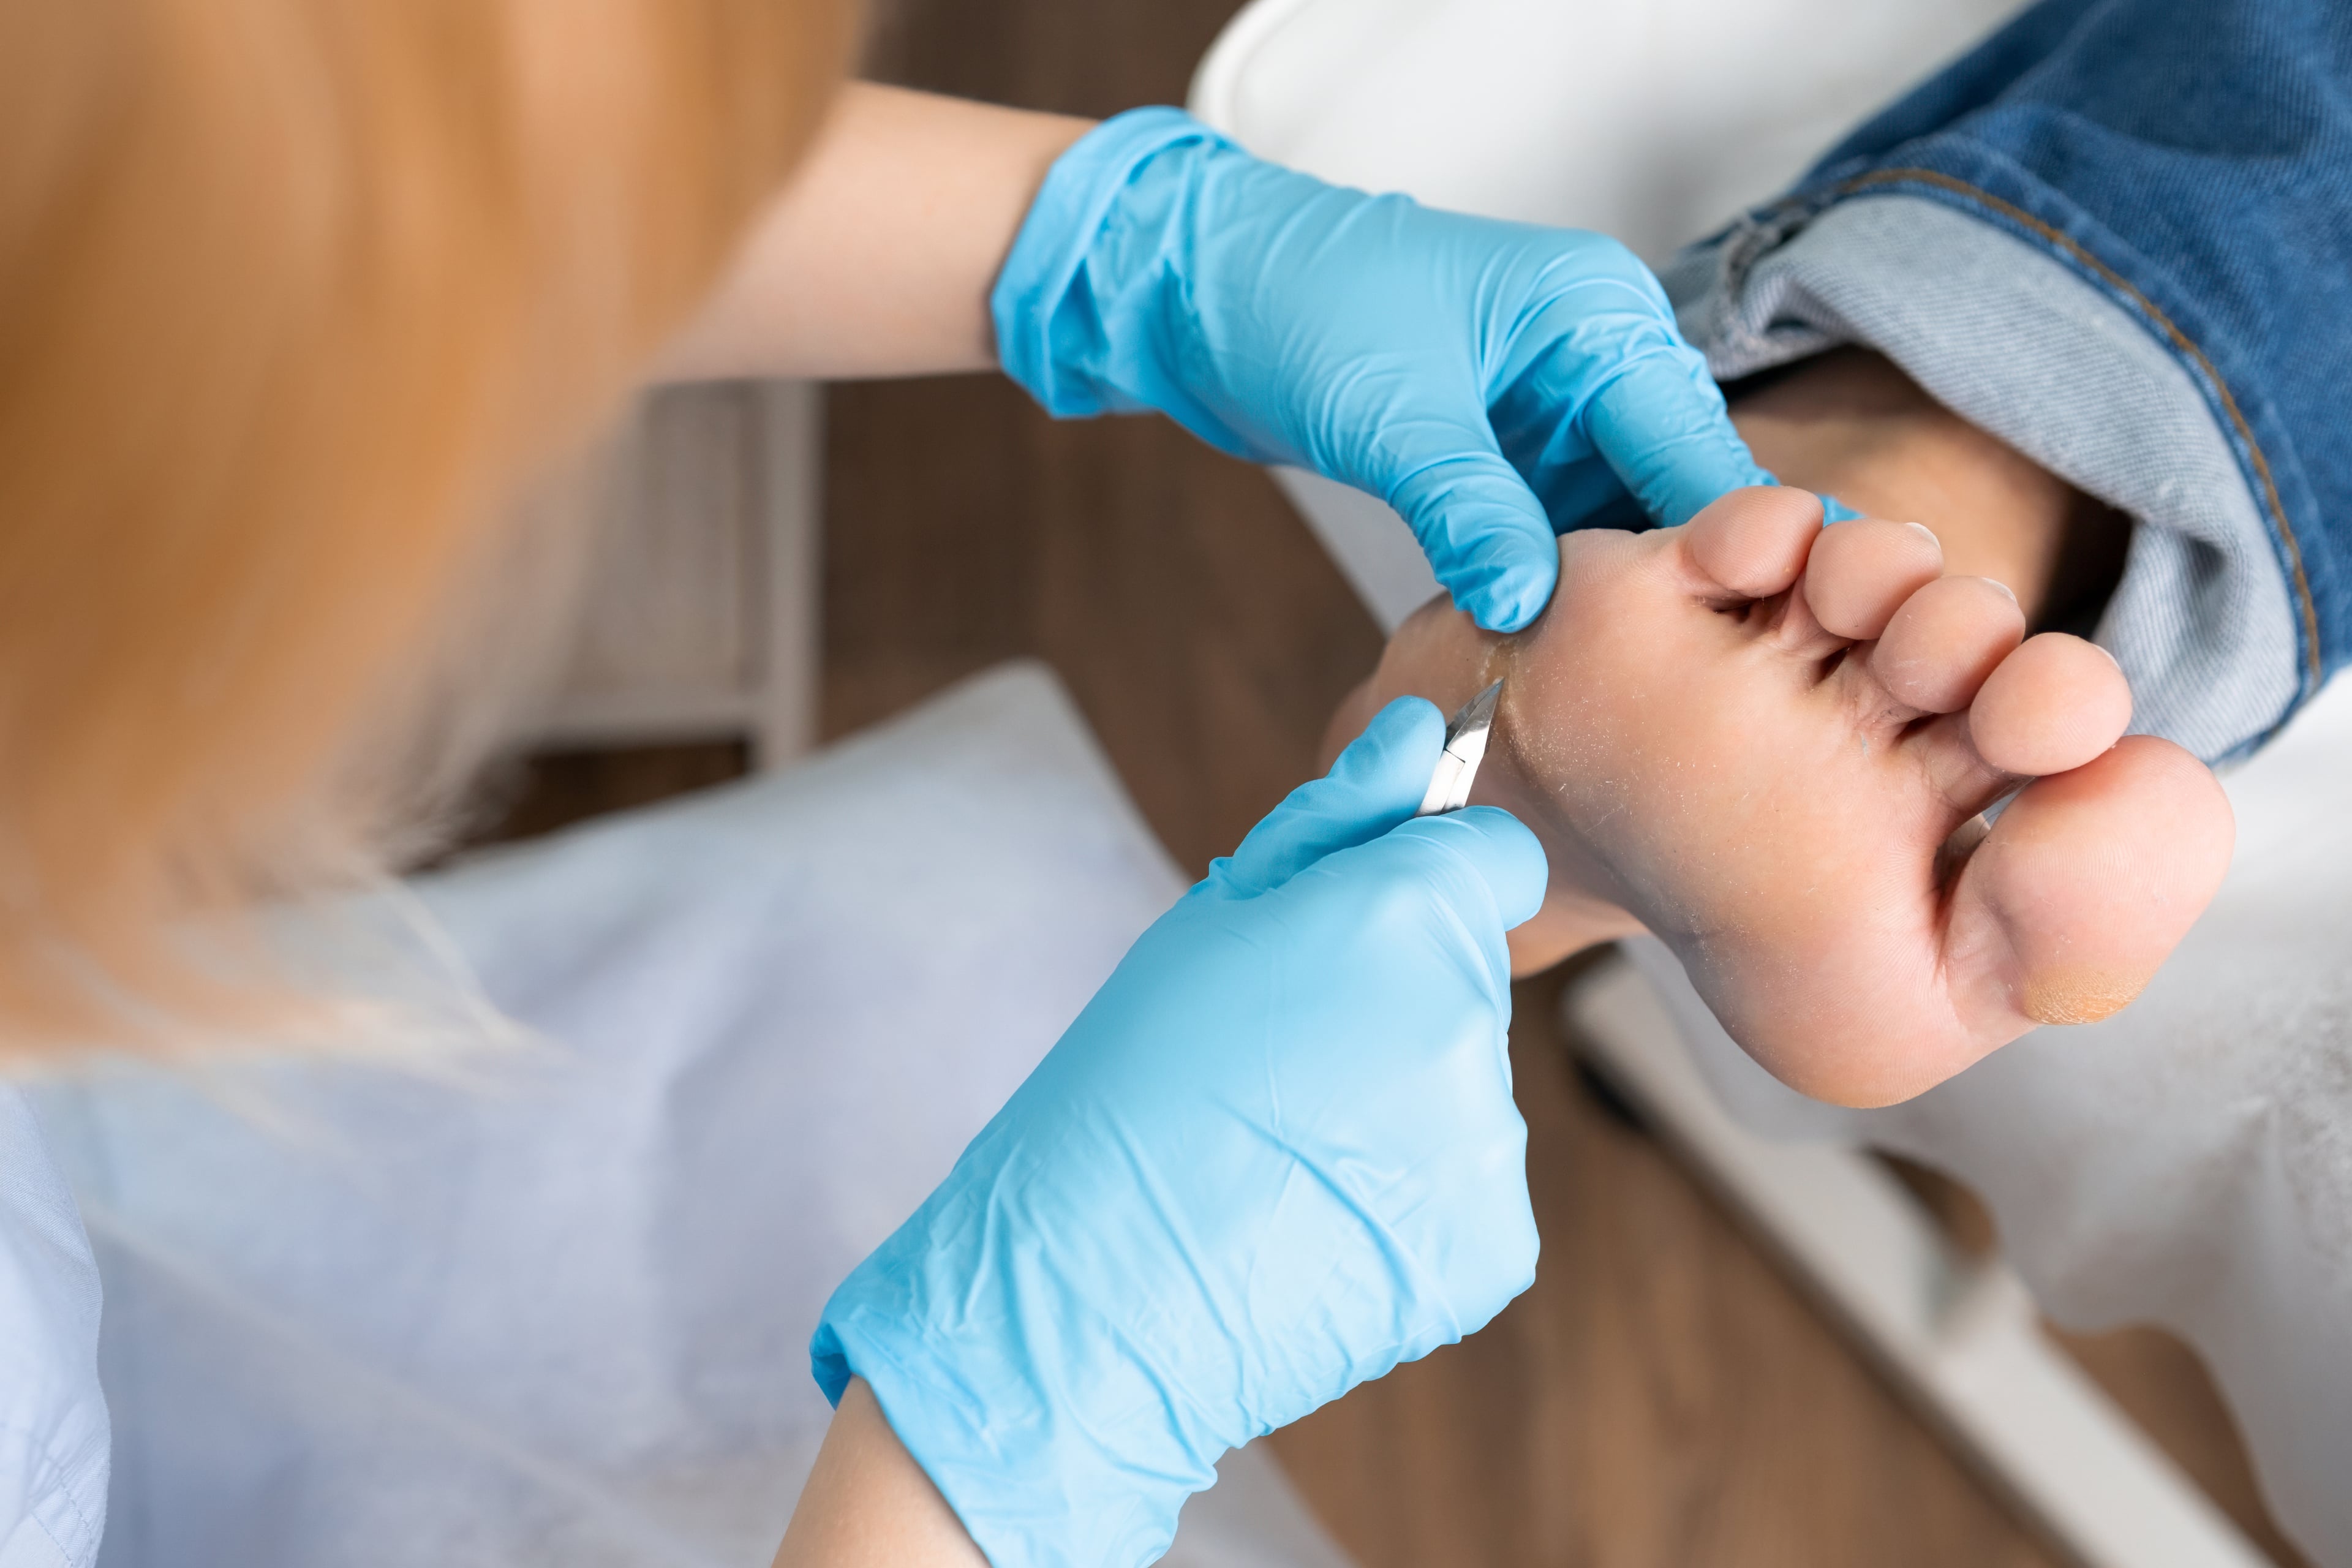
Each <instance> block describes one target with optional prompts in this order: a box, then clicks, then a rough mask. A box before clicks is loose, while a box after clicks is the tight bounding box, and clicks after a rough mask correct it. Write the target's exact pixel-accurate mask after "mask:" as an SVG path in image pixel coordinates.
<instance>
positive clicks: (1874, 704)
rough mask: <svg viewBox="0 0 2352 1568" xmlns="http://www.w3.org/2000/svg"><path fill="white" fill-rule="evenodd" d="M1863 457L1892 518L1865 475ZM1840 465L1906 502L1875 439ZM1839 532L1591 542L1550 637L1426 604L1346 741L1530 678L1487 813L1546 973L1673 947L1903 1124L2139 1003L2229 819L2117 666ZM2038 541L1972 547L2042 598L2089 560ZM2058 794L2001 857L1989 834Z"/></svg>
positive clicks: (2010, 827)
mask: <svg viewBox="0 0 2352 1568" xmlns="http://www.w3.org/2000/svg"><path fill="white" fill-rule="evenodd" d="M1767 434H1769V433H1767ZM1816 434H1817V435H1820V434H1824V432H1818V431H1817V432H1816ZM1771 445H1772V441H1771V440H1770V439H1769V438H1768V439H1765V440H1762V441H1759V458H1761V459H1762V460H1764V461H1766V462H1767V463H1768V464H1769V463H1770V462H1772V461H1773V460H1774V458H1773V456H1772V455H1771V454H1770V452H1769V448H1770V447H1771ZM1832 445H1833V443H1832ZM1858 454H1859V455H1866V456H1867V457H1868V458H1870V460H1871V462H1872V463H1874V464H1875V465H1877V466H1876V467H1875V468H1873V469H1871V470H1870V471H1871V472H1872V473H1874V474H1875V475H1876V476H1877V479H1876V480H1874V482H1875V483H1881V484H1883V486H1884V488H1883V489H1880V490H1879V491H1878V492H1877V493H1872V492H1871V490H1870V489H1867V488H1858V487H1855V486H1853V485H1849V484H1847V483H1846V482H1845V480H1844V479H1843V478H1841V477H1840V476H1841V468H1840V464H1841V463H1842V462H1853V461H1855V460H1856V459H1857V455H1858ZM1924 467H1925V465H1923V468H1924ZM1821 470H1822V471H1820V472H1817V473H1813V474H1810V475H1808V477H1809V478H1812V479H1814V480H1815V482H1817V483H1820V484H1822V485H1823V486H1824V487H1825V488H1836V489H1839V490H1840V492H1841V493H1843V494H1847V495H1849V497H1850V499H1853V500H1857V501H1859V500H1862V499H1865V498H1866V499H1867V500H1870V501H1871V502H1872V503H1873V504H1874V505H1877V506H1882V507H1886V508H1888V509H1889V510H1893V509H1894V508H1895V506H1897V505H1899V503H1900V500H1901V497H1900V495H1899V494H1898V493H1897V491H1898V490H1899V488H1900V486H1901V484H1902V468H1901V465H1900V464H1899V462H1895V461H1894V454H1893V453H1892V451H1891V450H1889V449H1887V448H1885V447H1881V446H1879V445H1877V444H1874V443H1873V442H1868V441H1862V442H1857V443H1855V444H1853V447H1852V449H1851V450H1850V451H1848V452H1847V453H1845V454H1844V455H1843V457H1840V456H1839V455H1838V454H1836V453H1835V452H1833V451H1832V452H1828V453H1827V455H1826V456H1823V457H1822V464H1821ZM1857 471H1858V470H1857ZM1948 478H1949V479H1951V480H1952V482H1953V483H1955V484H1957V485H1958V487H1959V489H1961V490H1962V491H1965V490H1966V489H1967V488H1968V486H1969V483H1970V482H1971V481H1970V480H1969V478H1968V476H1967V474H1966V472H1965V471H1964V469H1963V470H1961V471H1958V472H1956V473H1955V474H1953V475H1951V476H1948ZM1820 520H1821V511H1820V506H1819V503H1818V502H1817V501H1816V500H1814V498H1813V497H1812V496H1811V495H1809V494H1807V493H1805V492H1803V491H1801V490H1797V489H1757V490H1743V491H1739V492H1737V493H1735V494H1733V495H1731V496H1727V497H1726V498H1725V499H1724V500H1721V501H1718V502H1717V503H1716V505H1715V506H1713V507H1710V508H1709V509H1707V510H1706V511H1705V512H1703V513H1701V514H1700V515H1699V516H1698V517H1697V518H1696V519H1694V520H1693V521H1691V522H1690V523H1689V524H1687V525H1686V526H1685V527H1682V528H1678V529H1667V530H1661V531H1655V532H1652V533H1644V534H1631V533H1622V532H1615V531H1598V530H1596V531H1586V532H1581V533H1575V534H1570V535H1569V536H1567V537H1566V538H1564V539H1562V540H1561V542H1560V565H1561V571H1560V585H1559V592H1558V595H1556V596H1555V598H1554V599H1553V601H1552V605H1551V606H1550V608H1549V610H1548V611H1547V612H1546V614H1545V616H1544V617H1543V619H1542V620H1541V621H1539V622H1538V624H1537V625H1536V626H1533V627H1531V628H1530V629H1529V630H1528V631H1527V632H1525V633H1522V634H1520V635H1518V636H1517V637H1495V636H1492V635H1489V634H1487V633H1485V632H1482V631H1480V630H1479V629H1478V628H1477V627H1476V626H1474V625H1473V624H1472V623H1471V622H1470V621H1469V620H1468V618H1467V617H1465V616H1461V615H1459V614H1457V613H1455V612H1454V611H1453V610H1452V609H1451V608H1450V607H1449V606H1447V605H1444V602H1443V601H1440V602H1438V603H1436V604H1433V605H1429V606H1427V607H1425V608H1424V609H1423V610H1422V611H1421V612H1420V613H1419V614H1417V615H1416V616H1414V617H1413V618H1412V621H1410V622H1408V623H1407V625H1406V626H1404V627H1402V628H1401V629H1400V631H1399V632H1398V634H1397V636H1396V637H1395V638H1394V639H1393V640H1392V641H1391V645H1390V647H1389V649H1388V652H1387V654H1386V655H1385V656H1384V657H1383V658H1382V660H1381V668H1380V669H1379V671H1378V672H1377V673H1376V674H1375V676H1374V677H1373V679H1372V680H1371V681H1370V683H1369V684H1368V686H1367V688H1366V689H1365V690H1364V691H1362V692H1361V693H1360V694H1359V698H1358V699H1357V700H1355V701H1354V702H1351V704H1350V705H1349V711H1347V712H1343V714H1342V715H1341V716H1340V717H1339V720H1338V721H1336V722H1335V733H1336V732H1342V731H1344V732H1348V733H1352V732H1353V730H1354V729H1355V728H1357V727H1358V726H1359V725H1360V721H1361V719H1362V717H1363V716H1364V715H1365V714H1366V713H1367V712H1368V711H1369V710H1370V709H1371V708H1372V707H1374V706H1376V705H1377V704H1378V703H1380V702H1382V701H1385V700H1388V699H1390V698H1391V697H1394V696H1396V695H1399V694H1400V693H1404V692H1415V693H1419V694H1421V695H1423V696H1426V697H1429V698H1431V699H1432V700H1434V701H1436V702H1437V703H1438V704H1439V705H1440V706H1441V707H1445V708H1447V709H1449V710H1450V709H1451V708H1452V707H1454V706H1455V705H1457V704H1459V703H1460V702H1461V701H1463V700H1465V699H1466V698H1467V697H1468V696H1469V695H1470V694H1471V693H1473V692H1475V691H1476V690H1477V689H1479V688H1480V687H1481V686H1483V685H1484V684H1485V683H1486V682H1487V681H1488V680H1491V679H1494V678H1495V677H1496V676H1498V675H1500V676H1505V677H1507V679H1508V683H1507V686H1506V687H1505V693H1504V699H1503V704H1502V708H1501V710H1500V714H1499V716H1498V719H1497V722H1496V733H1495V740H1494V742H1493V744H1492V746H1491V747H1490V750H1489V752H1488V754H1487V761H1486V765H1485V767H1484V768H1483V770H1482V771H1481V772H1480V773H1479V776H1478V786H1477V789H1476V791H1475V794H1474V795H1473V796H1472V798H1473V799H1474V800H1475V801H1481V802H1486V803H1491V804H1494V805H1501V806H1505V807H1507V808H1508V809H1510V810H1511V811H1513V812H1515V813H1516V814H1517V815H1518V816H1520V818H1521V819H1522V820H1523V821H1525V822H1527V823H1528V826H1530V827H1532V828H1534V829H1535V831H1536V832H1537V833H1538V835H1539V836H1540V837H1542V839H1543V842H1544V846H1545V848H1546V850H1547V851H1548V853H1549V856H1550V858H1551V876H1552V882H1551V893H1550V896H1549V899H1548V900H1547V902H1546V905H1545V908H1544V910H1543V912H1542V913H1541V914H1540V915H1538V917H1537V919H1536V920H1535V921H1531V922H1529V924H1528V926H1526V927H1523V928H1522V929H1521V930H1520V931H1518V932H1516V933H1514V938H1513V955H1514V959H1515V962H1516V963H1517V964H1518V966H1519V967H1520V968H1521V969H1522V970H1523V971H1524V970H1527V969H1533V968H1538V967H1542V966H1543V965H1545V964H1548V963H1551V962H1554V961H1556V960H1557V959H1558V958H1559V957H1561V956H1564V955H1565V954H1566V953H1567V952H1572V951H1574V950H1575V949H1577V948H1579V947H1581V946H1585V945H1587V944H1589V943H1591V942H1595V941H1600V940H1603V939H1605V938H1608V937H1611V936H1614V935H1618V934H1622V933H1623V932H1625V931H1632V930H1635V929H1639V928H1641V927H1644V926H1646V927H1647V928H1648V929H1649V930H1651V931H1655V932H1656V933H1657V934H1658V935H1659V936H1661V937H1662V938H1664V940H1665V941H1666V942H1668V943H1669V944H1670V945H1671V946H1672V947H1674V949H1675V952H1677V953H1678V954H1679V955H1680V956H1681V958H1682V960H1683V962H1684V963H1685V965H1686V966H1687V967H1688V969H1689V971H1690V973H1691V975H1692V978H1693V980H1694V981H1695V982H1696V984H1697V986H1698V988H1699V990H1700V992H1701V994H1704V995H1705V996H1706V999H1707V1001H1708V1003H1709V1005H1711V1006H1712V1007H1713V1008H1714V1009H1715V1011H1716V1014H1717V1016H1718V1017H1719V1018H1721V1019H1722V1021H1723V1023H1724V1025H1725V1026H1726V1027H1727V1029H1728V1030H1729V1031H1730V1032H1731V1034H1732V1036H1733V1037H1735V1038H1736V1039H1738V1041H1739V1042H1740V1043H1741V1045H1743V1046H1744V1047H1747V1048H1748V1051H1749V1052H1750V1053H1752V1054H1753V1055H1755V1056H1756V1057H1757V1058H1758V1059H1759V1060H1760V1061H1761V1062H1762V1063H1763V1064H1764V1065H1765V1066H1766V1067H1767V1068H1769V1069H1770V1070H1771V1071H1773V1072H1774V1073H1775V1074H1777V1075H1778V1076H1780V1078H1781V1079H1784V1080H1786V1081H1787V1082H1789V1083H1790V1084H1792V1085H1794V1086H1795V1087H1797V1088H1799V1089H1803V1090H1805V1091H1806V1092H1808V1093H1811V1094H1815V1095H1819V1096H1821V1097H1822V1098H1824V1099H1829V1100H1840V1101H1843V1102H1847V1103H1853V1104H1875V1103H1884V1102H1886V1101H1890V1100H1899V1099H1903V1098H1906V1097H1907V1096H1909V1095H1912V1094H1916V1093H1917V1092H1919V1091H1920V1090H1921V1089H1926V1088H1927V1087H1929V1086H1931V1085H1933V1084H1935V1083H1937V1082H1938V1081H1940V1080H1942V1079H1945V1078H1948V1077H1949V1076H1951V1075H1952V1074H1953V1073H1955V1072H1958V1070H1960V1069H1961V1068H1964V1067H1966V1066H1968V1065H1969V1063H1970V1062H1973V1061H1975V1060H1976V1059H1977V1058H1979V1057H1981V1056H1983V1055H1985V1054H1986V1053H1987V1052H1989V1051H1991V1050H1993V1049H1994V1048H1996V1047H1999V1046H2001V1045H2003V1044H2005V1043H2007V1042H2008V1041H2009V1040H2011V1039H2013V1038H2015V1037H2017V1036H2018V1035H2020V1034H2021V1033H2023V1032H2024V1031H2025V1030H2027V1029H2029V1028H2031V1027H2032V1026H2034V1025H2035V1024H2036V1023H2074V1022H2081V1021H2086V1020H2089V1019H2094V1018H2097V1017H2102V1016H2105V1015H2106V1014H2108V1013H2110V1012H2113V1011H2114V1010H2115V1009H2116V1008H2117V1007H2120V1006H2122V1005H2124V1004H2125V1003H2126V1002H2127V1001H2128V1000H2130V998H2131V997H2132V996H2134V995H2136V994H2137V993H2138V991H2139V989H2140V988H2141V986H2142V985H2144V984H2146V983H2147V979H2148V977H2149V975H2150V974H2152V973H2154V971H2155V969H2156V967H2157V966H2158V964H2159V963H2161V962H2162V961H2163V959H2164V958H2165V957H2166V956H2167V955H2168V953H2169V952H2171V951H2172V949H2173V947H2174V946H2175V945H2176V944H2177V943H2178V942H2179V940H2180V938H2181V936H2182V935H2183V934H2184V933H2185V932H2186V931H2187V930H2188V928H2189V924H2190V923H2191V922H2192V921H2194V920H2195V918H2196V916H2197V914H2198V913H2199V912H2200V910H2202V909H2203V908H2204V906H2205V903H2206V901H2207V900H2209V899H2210V896H2211V894H2212V892H2213V890H2214V889H2215V887H2216V886H2217V885H2218V883H2219V881H2220V879H2221V872H2222V870H2223V869H2224V868H2225V867H2226V865H2227V862H2228V858H2229V851H2230V845H2231V817H2230V812H2229V807H2228V805H2227V803H2226V801H2225V800H2224V798H2223V797H2222V795H2221V791H2220V789H2219V786H2218V785H2217V784H2215V783H2214V781H2213V778H2212V775H2211V774H2210V773H2208V772H2207V771H2206V769H2205V768H2204V767H2203V765H2202V764H2200V763H2198V762H2197V761H2196V760H2195V759H2194V758H2193V757H2191V756H2189V753H2187V752H2183V751H2181V750H2180V749H2179V748H2178V747H2176V746H2173V745H2171V744H2169V743H2168V742H2163V741H2158V740H2153V739H2149V738H2146V737H2137V738H2133V739H2130V740H2126V741H2123V742H2121V743H2120V744H2118V743H2117V738H2118V737H2119V736H2120V735H2121V734H2122V732H2123V730H2124V728H2125V726H2126V722H2127V721H2128V719H2129V715H2130V696H2129V693H2128V691H2127V690H2126V687H2125V684H2124V680H2123V677H2122V675H2121V673H2120V672H2119V671H2118V670H2117V669H2116V666H2115V664H2114V662H2113V661H2112V660H2110V659H2109V658H2107V656H2106V655H2105V654H2104V653H2103V652H2101V651H2099V650H2098V649H2097V648H2095V647H2092V646H2091V645H2090V644H2087V643H2084V642H2082V641H2080V640H2078V639H2075V638H2074V637H2066V636H2063V635H2060V634H2045V635H2043V636H2040V637H2034V638H2032V639H2031V640H2030V641H2022V646H2021V639H2023V638H2024V634H2025V629H2026V616H2025V614H2024V612H2023V610H2022V609H2021V605H2020V604H2019V601H2018V600H2017V598H2015V597H2014V596H2012V595H2011V594H2010V593H2009V592H2008V591H2007V590H2005V589H2003V588H2001V587H2000V586H1999V585H1998V584H1995V583H1993V582H1990V581H1989V580H1987V579H1985V578H1982V577H1961V576H1945V575H1942V572H1943V565H1944V562H1943V557H1942V552H1941V551H1940V550H1939V549H1938V546H1937V541H1936V539H1935V538H1934V537H1933V536H1932V535H1931V534H1929V533H1928V532H1927V531H1925V530H1923V529H1921V528H1918V527H1916V526H1913V525H1911V524H1908V523H1906V522H1895V521H1881V520H1876V519H1869V520H1864V521H1855V522H1847V523H1840V524H1837V525H1836V526H1834V527H1832V528H1830V529H1827V530H1824V529H1822V527H1821V526H1820ZM2007 521H2008V520H2007V519H2006V518H2004V519H2003V520H2002V521H2001V523H2000V528H2005V527H2006V526H2007ZM2011 532H2012V533H2014V534H2015V535H2016V537H2015V538H2013V539H2010V540H2009V542H2007V543H2003V542H2001V539H2002V537H2003V536H2002V535H2001V534H2000V530H1999V528H1996V529H1995V530H1993V531H1990V535H1989V536H1988V537H1977V536H1971V542H1970V544H1969V548H1970V549H1971V550H1972V551H1979V550H1981V551H1986V552H1997V551H2000V550H2007V551H2009V552H2011V554H2012V555H2016V556H2018V557H2020V558H2021V559H2028V560H2036V559H2038V560H2041V561H2042V562H2044V563H2045V569H2043V570H2042V571H2041V572H2040V574H2039V575H2038V577H2037V578H2036V580H2035V581H2034V583H2032V584H2030V586H2031V587H2032V590H2033V592H2034V593H2035V594H2036V596H2037V598H2038V599H2042V600H2045V601H2046V600H2048V599H2049V598H2050V597H2051V595H2052V591H2053V586H2054V585H2057V584H2059V583H2060V579H2061V576H2062V574H2061V571H2060V565H2061V563H2062V562H2063V553H2064V552H2063V551H2056V550H2052V549H2049V548H2046V547H2045V546H2046V544H2047V542H2046V541H2042V542H2036V541H2037V540H2038V537H2039V536H2038V535H2036V534H2035V533H2034V532H2033V531H2032V530H2022V531H2016V530H2012V531H2011ZM2036 775H2046V776H2042V777H2041V779H2040V782H2039V783H2035V784H2031V785H2030V787H2028V788H2026V789H2025V791H2024V792H2023V794H2022V795H2020V796H2019V798H2018V799H2017V800H2016V801H2015V802H2014V803H2013V804H2012V805H2011V806H2010V808H2009V809H2008V810H2007V811H2006V812H2005V813H2004V814H2002V816H2000V820H1999V822H1998V824H1997V825H1995V826H1992V827H1991V828H1990V831H1989V832H1988V831H1987V830H1986V829H1985V828H1984V826H1982V824H1981V823H1980V822H1976V821H1972V819H1974V818H1976V816H1977V814H1978V813H1979V812H1980V811H1982V810H1983V809H1984V808H1985V807H1986V806H1988V805H1990V804H1991V803H1992V802H1993V801H1995V800H1996V799H1998V798H1999V797H2000V796H2001V795H2004V794H2006V793H2008V792H2009V791H2011V790H2012V789H2014V788H2016V787H2017V785H2018V784H2020V783H2021V782H2023V781H2024V780H2026V779H2028V778H2032V777H2034V776H2036Z"/></svg>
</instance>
